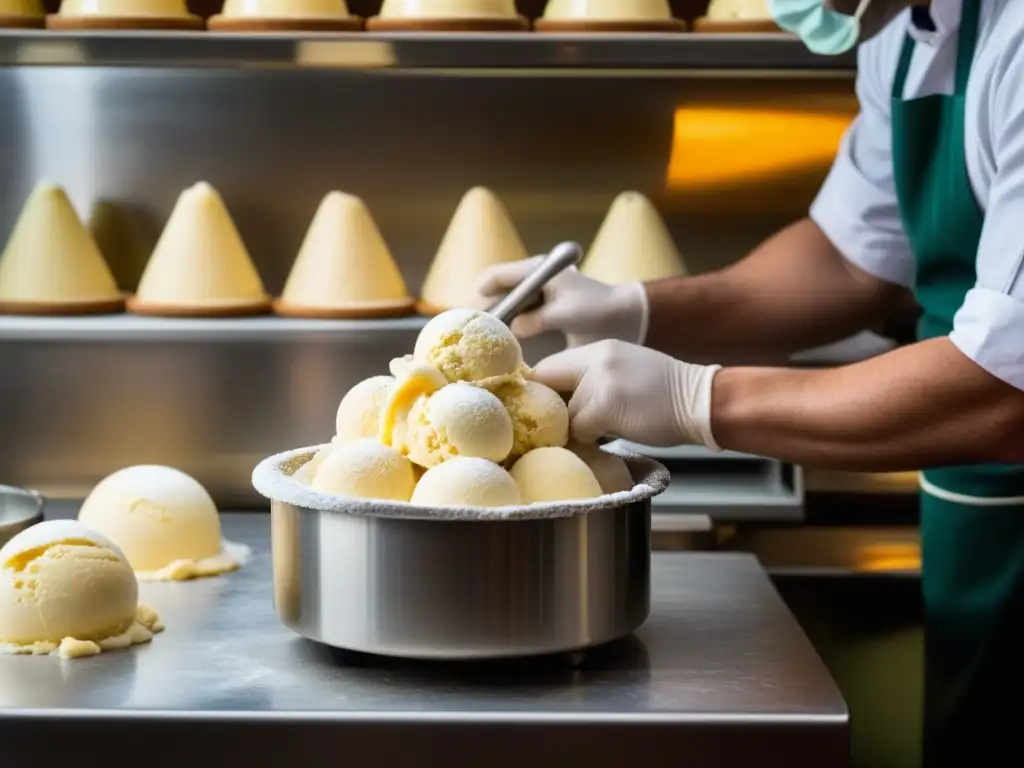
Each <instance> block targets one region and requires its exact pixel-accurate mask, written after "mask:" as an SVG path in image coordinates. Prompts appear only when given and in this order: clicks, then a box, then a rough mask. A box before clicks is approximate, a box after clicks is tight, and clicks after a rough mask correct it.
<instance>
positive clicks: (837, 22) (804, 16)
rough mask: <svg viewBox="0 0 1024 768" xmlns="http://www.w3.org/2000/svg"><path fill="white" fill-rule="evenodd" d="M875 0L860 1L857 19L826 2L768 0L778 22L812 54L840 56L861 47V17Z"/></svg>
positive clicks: (856, 13)
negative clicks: (858, 43) (859, 44)
mask: <svg viewBox="0 0 1024 768" xmlns="http://www.w3.org/2000/svg"><path fill="white" fill-rule="evenodd" d="M870 2H871V0H860V4H859V5H858V6H857V10H856V11H855V12H854V14H853V16H847V15H846V14H844V13H838V12H837V11H833V10H832V9H830V8H826V7H825V4H824V0H768V10H769V12H770V13H771V15H772V18H773V19H774V20H775V23H776V24H778V25H779V26H780V27H782V28H783V29H784V30H786V31H787V32H792V33H793V34H795V35H798V36H799V37H800V39H801V40H803V41H804V45H806V46H807V48H808V49H809V50H810V51H811V52H812V53H819V54H821V55H823V56H838V55H839V54H841V53H846V52H847V51H849V50H850V49H851V48H853V47H854V46H855V45H856V44H857V39H858V38H859V37H860V17H861V16H863V15H864V11H866V10H867V7H868V4H869V3H870Z"/></svg>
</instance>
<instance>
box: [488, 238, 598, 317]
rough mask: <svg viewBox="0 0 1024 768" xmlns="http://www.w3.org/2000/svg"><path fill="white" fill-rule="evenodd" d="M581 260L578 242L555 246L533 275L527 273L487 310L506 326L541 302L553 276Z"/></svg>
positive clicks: (581, 251)
mask: <svg viewBox="0 0 1024 768" xmlns="http://www.w3.org/2000/svg"><path fill="white" fill-rule="evenodd" d="M582 260H583V249H582V248H581V247H580V246H579V244H578V243H572V242H565V243H559V244H558V245H556V246H555V247H554V248H552V249H551V253H549V254H548V255H547V256H546V257H545V258H544V260H543V261H542V262H541V263H540V266H538V267H537V268H536V269H535V270H533V272H531V273H530V274H528V275H527V276H526V277H525V278H524V279H523V281H522V282H521V283H519V285H517V286H516V287H515V288H513V289H512V290H511V291H509V293H508V295H507V296H506V297H505V298H503V299H502V300H501V301H499V302H498V303H497V304H495V305H494V306H493V307H491V308H490V310H488V311H489V312H490V314H492V315H494V316H495V317H497V318H498V319H499V320H501V321H502V322H503V323H505V324H506V325H507V324H509V323H511V322H512V320H513V319H515V318H516V317H517V316H518V315H520V314H522V313H523V312H525V311H526V310H528V309H533V308H534V307H536V306H538V305H540V304H541V303H542V302H543V298H542V297H543V294H544V286H545V285H547V284H548V283H549V282H550V281H551V280H553V279H554V278H555V276H556V275H559V274H561V273H562V272H563V271H565V270H566V269H568V268H569V267H575V266H576V265H577V264H579V263H580V261H582Z"/></svg>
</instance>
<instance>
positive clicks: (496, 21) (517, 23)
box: [0, 0, 685, 32]
mask: <svg viewBox="0 0 1024 768" xmlns="http://www.w3.org/2000/svg"><path fill="white" fill-rule="evenodd" d="M43 23H44V10H43V7H42V2H41V0H0V26H19V27H33V26H34V27H38V26H43ZM45 23H46V26H48V27H50V28H51V29H60V30H76V29H77V30H82V29H172V30H199V29H203V28H204V27H205V26H207V22H204V20H203V19H202V18H200V17H198V16H195V15H193V14H191V13H189V11H188V8H187V5H186V1H185V0H63V2H62V3H61V6H60V10H59V12H58V13H56V14H51V15H50V16H48V17H45ZM208 26H209V27H210V29H212V30H216V31H244V32H259V31H289V30H291V31H356V30H359V29H362V27H363V19H362V18H361V17H359V16H355V15H353V14H351V13H350V12H349V9H348V5H347V3H346V1H345V0H225V2H224V7H223V9H222V12H221V13H219V14H217V15H215V16H212V17H211V18H210V19H209V22H208ZM534 26H535V28H536V30H537V31H539V32H586V31H594V32H601V31H608V32H614V31H619V32H675V31H682V30H683V29H685V24H684V22H683V21H681V20H679V19H676V18H674V17H673V15H672V11H671V8H670V7H669V3H668V0H550V2H549V3H548V4H547V6H546V8H545V11H544V14H543V16H542V17H541V18H540V19H538V20H537V21H536V23H535V25H534ZM366 27H367V28H368V29H370V30H372V31H416V30H425V31H450V32H457V31H525V30H528V29H529V28H530V24H529V21H528V20H527V19H526V18H524V17H522V16H520V15H519V14H518V12H517V11H516V7H515V0H383V4H382V6H381V9H380V12H379V14H378V15H377V16H374V17H371V18H370V19H369V20H368V21H367V22H366Z"/></svg>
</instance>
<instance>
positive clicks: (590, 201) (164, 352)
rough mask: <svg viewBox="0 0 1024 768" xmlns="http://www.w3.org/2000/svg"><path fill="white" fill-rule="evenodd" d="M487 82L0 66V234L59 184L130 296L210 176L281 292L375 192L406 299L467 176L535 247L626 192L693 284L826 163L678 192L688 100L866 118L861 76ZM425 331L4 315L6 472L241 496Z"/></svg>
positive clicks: (759, 232)
mask: <svg viewBox="0 0 1024 768" xmlns="http://www.w3.org/2000/svg"><path fill="white" fill-rule="evenodd" d="M488 74H490V75H494V74H495V73H483V72H476V73H472V72H471V73H464V74H461V75H442V74H436V73H432V74H412V73H408V72H404V73H403V72H359V73H356V72H326V71H324V72H318V71H314V72H310V71H304V72H297V71H286V70H281V71H258V72H257V71H248V70H214V69H176V70H159V69H156V70H154V69H119V68H84V67H83V68H77V67H66V68H60V67H58V68H50V67H13V68H8V69H0V237H4V238H5V237H6V235H7V233H8V232H9V230H10V227H11V225H12V224H13V222H14V220H15V219H16V217H17V215H18V212H19V210H20V208H21V205H22V203H23V202H24V199H25V197H26V196H27V194H28V193H29V191H30V189H31V188H32V186H33V185H34V184H35V183H36V182H37V181H39V180H40V179H42V178H46V179H49V180H51V181H54V182H57V183H60V184H62V185H64V186H65V188H66V189H67V190H68V193H69V195H70V196H71V198H72V200H73V201H74V203H75V205H76V207H77V208H78V210H79V213H80V214H81V215H82V216H83V218H84V219H86V220H87V221H89V223H90V225H91V226H92V227H93V229H94V231H95V232H96V234H97V238H98V240H99V242H100V244H101V247H102V248H103V250H104V253H105V255H106V256H107V258H108V259H109V260H110V262H111V264H112V266H113V267H114V268H115V271H116V272H117V274H118V277H119V279H120V280H121V282H122V284H123V285H124V287H125V288H126V289H131V288H132V287H133V286H134V282H135V281H136V280H137V279H138V276H139V274H140V273H141V269H142V266H143V264H144V263H145V259H146V258H147V257H148V255H149V252H150V250H151V248H152V246H153V244H154V243H155V241H156V238H157V236H158V235H159V232H160V229H161V227H162V226H163V224H164V222H165V221H166V218H167V216H168V214H169V213H170V210H171V208H172V207H173V205H174V202H175V200H176V198H177V196H178V194H179V192H180V191H181V190H182V189H183V188H185V187H187V186H189V185H190V184H192V183H194V182H195V181H198V180H206V181H209V182H210V183H212V184H213V185H215V186H216V187H217V188H218V189H219V190H220V191H221V193H222V194H223V196H224V198H225V200H226V202H227V204H228V207H229V209H230V211H231V213H232V215H233V216H234V218H235V221H236V223H237V224H238V227H239V230H240V231H241V233H242V235H243V237H244V238H245V240H246V242H247V244H248V246H249V248H250V250H251V253H252V255H253V258H254V260H255V261H256V263H257V266H258V267H259V269H260V271H261V273H262V274H263V276H264V279H265V281H266V283H267V285H268V287H269V288H270V289H271V290H275V291H276V290H278V289H280V287H281V285H282V283H283V281H284V278H285V276H286V275H287V272H288V270H289V268H290V266H291V264H292V261H293V259H294V257H295V253H296V251H297V248H298V246H299V243H300V241H301V239H302V236H303V233H304V231H305V229H306V227H307V226H308V224H309V221H310V219H311V217H312V215H313V212H314V210H315V208H316V206H317V203H318V202H319V200H320V198H321V197H322V196H323V195H324V194H325V193H326V192H328V191H330V190H332V189H340V190H344V191H347V192H352V193H355V194H358V195H360V196H362V197H363V198H364V199H365V200H366V201H367V203H368V204H369V206H370V208H371V210H372V212H373V214H374V216H375V218H376V219H377V222H378V224H379V225H380V228H381V230H382V231H383V233H384V235H385V238H386V239H387V241H388V243H389V245H390V246H391V249H392V251H393V252H394V254H395V257H396V259H397V260H398V262H399V265H400V266H401V268H402V270H403V273H404V274H405V277H406V280H407V281H408V283H409V286H410V288H411V289H412V290H416V289H417V288H418V287H419V284H420V282H421V280H422V278H423V276H424V274H425V272H426V269H427V267H428V265H429V262H430V259H431V258H432V256H433V253H434V249H435V248H436V246H437V244H438V242H439V241H440V239H441V236H442V234H443V232H444V229H445V227H446V226H447V223H448V221H449V218H450V216H451V214H452V213H453V211H454V209H455V206H456V204H457V203H458V201H459V198H460V197H461V195H462V194H463V193H464V192H465V191H466V190H467V189H468V188H470V187H472V186H475V185H481V184H482V185H486V186H489V187H491V188H493V189H494V190H495V191H496V192H497V193H498V194H499V195H500V196H501V197H502V199H503V200H504V201H505V203H506V205H507V206H508V208H509V210H510V213H511V215H512V217H513V219H514V220H515V223H516V225H517V227H518V228H519V230H520V232H521V233H522V235H523V239H524V241H525V242H526V244H527V246H528V248H530V249H531V250H533V251H537V252H539V251H541V250H545V249H547V248H549V247H550V246H551V245H553V244H554V243H555V242H557V241H560V240H564V239H576V240H579V241H580V242H582V243H584V244H588V243H589V242H590V240H591V239H592V238H593V235H594V233H595V232H596V229H597V227H598V225H599V224H600V222H601V219H602V217H603V216H604V214H605V212H606V211H607V208H608V206H609V204H610V203H611V201H612V199H613V198H614V196H615V195H616V194H617V193H619V192H621V191H623V190H626V189H636V190H640V191H642V192H645V193H646V194H648V195H649V196H651V197H652V199H654V200H655V202H656V203H658V205H659V206H660V207H661V209H662V210H663V212H664V214H665V217H666V220H667V221H668V223H669V225H670V228H671V229H672V231H673V233H674V235H675V236H676V239H677V241H678V243H679V246H680V248H681V250H682V251H683V253H684V256H685V258H686V259H687V261H688V263H689V266H690V268H691V269H693V270H694V271H703V270H707V269H713V268H716V267H719V266H722V265H724V264H727V263H729V262H731V261H733V260H735V259H736V258H737V257H738V256H740V255H741V254H743V253H744V252H745V251H746V250H748V249H749V248H750V247H751V246H753V245H754V244H756V243H757V242H758V241H759V240H760V239H761V238H763V237H764V236H765V235H766V234H768V233H769V232H771V231H772V230H773V229H775V228H777V227H778V226H779V225H781V224H783V223H786V222H787V221H789V220H792V219H794V218H796V217H798V216H801V215H803V213H804V212H805V211H806V208H807V204H808V203H809V201H810V199H811V197H812V195H813V192H814V189H815V187H816V186H817V184H818V183H819V182H820V180H821V178H823V176H824V174H825V172H826V171H827V164H826V163H818V164H816V165H813V167H804V168H799V169H797V171H798V172H796V173H791V174H788V175H783V176H780V177H779V178H775V179H772V178H768V179H761V180H760V181H756V180H753V179H751V180H750V181H749V183H748V184H747V185H746V186H745V187H743V188H740V189H738V190H733V191H732V192H731V193H730V192H727V193H725V194H722V193H718V194H715V195H711V194H708V195H702V194H700V190H697V191H694V190H690V191H688V192H678V191H677V192H670V191H668V190H667V189H666V173H667V166H668V161H669V157H670V153H671V150H672V144H673V115H674V113H675V111H676V109H677V108H678V107H680V106H681V105H686V104H741V105H754V106H758V105H760V106H771V105H773V104H777V103H779V102H780V101H783V100H786V101H790V102H792V101H794V100H796V101H798V102H800V103H804V104H806V103H812V104H813V103H815V102H816V101H817V102H820V103H821V104H823V105H825V106H826V107H827V108H828V109H836V108H838V109H840V111H841V110H842V109H847V110H848V111H849V112H850V113H852V111H853V109H854V107H853V102H852V96H851V95H850V94H851V90H852V88H851V83H850V81H849V80H845V79H838V80H837V79H832V80H829V79H823V78H816V77H813V76H812V75H808V76H806V77H805V78H804V79H763V78H753V77H751V78H746V79H744V78H742V77H740V78H733V79H725V78H711V77H708V78H705V79H694V78H688V77H672V78H669V77H661V76H643V75H635V74H634V75H630V76H628V77H627V76H619V75H617V74H616V73H605V74H601V75H594V76H590V77H579V76H576V77H565V76H559V75H558V74H557V73H537V74H534V75H528V74H521V75H516V76H513V75H508V74H505V75H503V76H500V77H493V76H488ZM837 104H838V105H839V106H838V107H837V106H836V105H837ZM68 322H69V323H73V322H75V321H74V320H69V321H68ZM680 332H683V333H685V332H686V329H681V330H680ZM5 335H6V336H7V338H5ZM414 337H415V329H414V328H412V327H411V326H410V325H409V324H408V323H406V324H404V325H399V326H398V327H396V328H394V329H390V330H387V329H378V330H373V331H366V332H361V331H354V332H352V333H348V334H311V335H310V336H309V338H301V339H294V338H287V339H285V338H282V339H280V340H277V341H275V340H273V339H264V340H252V339H250V340H238V341H230V340H223V339H218V340H216V341H213V340H211V341H209V342H202V341H198V342H197V341H195V340H191V341H184V340H183V341H177V342H174V341H172V342H144V341H140V340H135V341H124V342H115V341H109V340H106V341H99V340H97V341H89V340H81V339H76V340H60V339H57V340H54V339H51V340H46V341H41V340H34V341H33V340H25V339H23V338H19V339H13V338H11V336H10V334H9V333H8V334H5V332H4V325H3V320H2V318H0V482H6V483H12V484H17V485H23V486H31V487H36V488H40V489H41V490H43V491H45V492H47V493H50V494H53V495H60V496H74V495H80V494H82V493H84V492H85V491H87V490H88V488H89V487H90V486H91V485H92V484H93V483H94V482H96V480H98V479H99V478H100V477H102V476H104V475H105V474H107V473H109V472H111V471H113V470H116V469H118V468H120V467H122V466H125V465H127V464H132V463H141V462H157V463H166V464H171V465H173V466H177V467H179V468H181V469H183V470H185V471H188V472H190V473H192V474H194V475H195V476H196V477H197V478H199V479H200V480H201V481H202V482H204V483H205V484H206V485H207V487H208V488H209V489H210V490H211V492H212V493H213V494H214V495H215V497H216V498H217V499H218V501H219V502H221V503H222V504H225V505H238V504H251V503H253V502H254V501H257V500H258V497H256V496H255V494H254V492H253V491H252V490H251V487H250V484H249V473H250V471H251V468H252V466H253V464H254V463H255V462H256V461H257V460H258V459H259V458H261V457H262V456H264V455H267V454H269V453H273V452H276V451H279V450H283V449H286V448H289V447H294V446H298V445H305V444H310V443H313V442H318V441H322V440H326V439H328V438H329V437H330V434H331V433H332V431H333V418H334V410H335V408H336V407H337V403H338V401H339V399H340V397H341V396H342V394H344V392H345V391H346V390H347V389H348V387H350V386H351V385H352V384H354V383H355V382H357V381H358V380H360V379H361V378H364V377H365V376H368V375H371V374H373V373H376V372H383V371H384V370H385V369H386V365H387V362H388V360H389V359H390V358H392V357H394V356H396V355H398V354H402V353H404V352H406V351H408V350H409V349H410V348H411V345H412V341H413V339H414ZM558 343H559V342H558V340H557V339H546V340H543V341H541V342H540V343H537V344H531V345H529V348H528V354H529V356H530V357H531V358H532V359H536V358H537V357H539V356H541V355H543V354H546V353H548V352H550V351H552V350H554V349H557V347H558Z"/></svg>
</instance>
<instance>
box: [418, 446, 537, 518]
mask: <svg viewBox="0 0 1024 768" xmlns="http://www.w3.org/2000/svg"><path fill="white" fill-rule="evenodd" d="M412 502H413V504H420V505H423V506H428V507H511V506H517V505H519V504H522V503H523V497H522V494H521V493H520V491H519V486H518V485H516V482H515V481H514V480H513V479H512V477H511V475H509V473H508V472H506V471H505V470H504V469H502V468H501V467H499V466H498V465H497V464H494V463H493V462H490V461H487V460H486V459H475V458H469V457H464V456H460V457H457V458H454V459H451V460H449V461H446V462H444V463H443V464H438V465H437V466H436V467H432V468H431V469H428V470H427V471H426V472H425V473H424V475H423V477H421V478H420V481H419V482H418V483H417V484H416V490H414V491H413V493H412Z"/></svg>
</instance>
